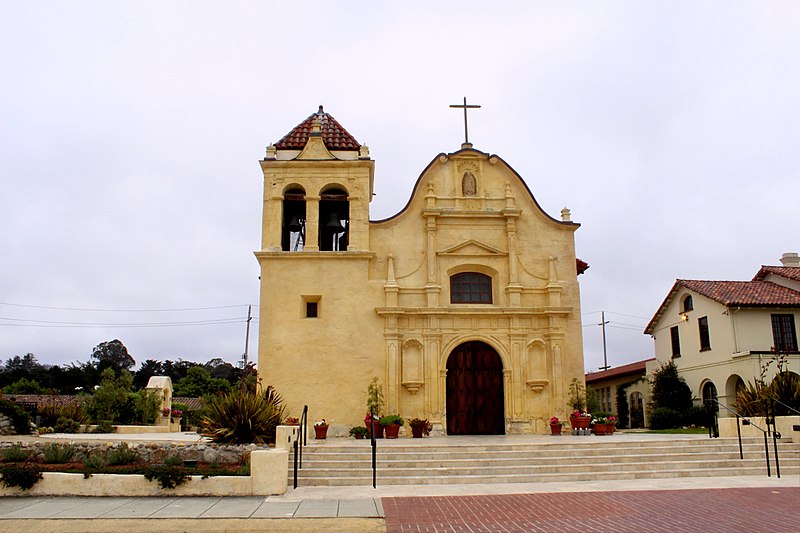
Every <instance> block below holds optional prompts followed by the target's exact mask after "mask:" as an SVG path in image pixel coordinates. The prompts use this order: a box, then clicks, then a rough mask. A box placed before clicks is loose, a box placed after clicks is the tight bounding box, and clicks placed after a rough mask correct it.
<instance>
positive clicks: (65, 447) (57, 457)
mask: <svg viewBox="0 0 800 533" xmlns="http://www.w3.org/2000/svg"><path fill="white" fill-rule="evenodd" d="M74 456H75V446H72V445H69V444H58V443H56V442H54V443H53V444H48V445H47V446H45V448H44V462H45V463H48V464H64V463H68V462H70V460H71V459H72V458H73V457H74Z"/></svg>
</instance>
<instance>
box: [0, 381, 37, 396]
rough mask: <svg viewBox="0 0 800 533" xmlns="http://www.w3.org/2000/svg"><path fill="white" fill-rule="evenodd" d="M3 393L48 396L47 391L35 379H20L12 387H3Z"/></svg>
mask: <svg viewBox="0 0 800 533" xmlns="http://www.w3.org/2000/svg"><path fill="white" fill-rule="evenodd" d="M3 392H4V393H6V394H46V393H47V389H45V388H44V387H42V386H41V385H40V384H39V382H38V381H36V380H35V379H33V380H32V379H28V378H19V379H18V380H17V381H15V382H14V383H12V384H11V385H7V386H5V387H3Z"/></svg>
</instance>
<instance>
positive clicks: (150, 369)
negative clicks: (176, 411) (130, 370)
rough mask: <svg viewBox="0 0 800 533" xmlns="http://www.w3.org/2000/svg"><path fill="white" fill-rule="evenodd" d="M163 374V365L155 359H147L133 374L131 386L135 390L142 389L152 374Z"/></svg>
mask: <svg viewBox="0 0 800 533" xmlns="http://www.w3.org/2000/svg"><path fill="white" fill-rule="evenodd" d="M162 375H164V365H163V364H162V363H161V362H159V361H156V360H155V359H148V360H146V361H145V362H144V363H142V366H140V367H139V370H137V371H136V373H135V374H134V376H133V388H134V389H136V390H139V389H143V388H145V387H146V386H147V382H148V381H150V378H151V377H153V376H162Z"/></svg>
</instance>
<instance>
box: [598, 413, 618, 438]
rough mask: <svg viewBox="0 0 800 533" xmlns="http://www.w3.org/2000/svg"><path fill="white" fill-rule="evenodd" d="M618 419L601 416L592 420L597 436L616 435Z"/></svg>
mask: <svg viewBox="0 0 800 533" xmlns="http://www.w3.org/2000/svg"><path fill="white" fill-rule="evenodd" d="M616 423H617V419H616V418H615V417H614V416H600V417H597V418H595V419H593V420H592V428H593V431H594V434H595V435H611V434H612V433H614V426H615V425H616Z"/></svg>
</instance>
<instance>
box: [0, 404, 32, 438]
mask: <svg viewBox="0 0 800 533" xmlns="http://www.w3.org/2000/svg"><path fill="white" fill-rule="evenodd" d="M0 414H3V415H5V416H7V417H8V418H10V419H11V423H12V424H13V425H14V430H15V431H16V432H17V435H30V434H31V417H30V416H29V415H28V412H27V411H26V410H25V409H23V408H22V407H20V406H19V405H17V404H16V403H14V402H10V401H8V400H0Z"/></svg>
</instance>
